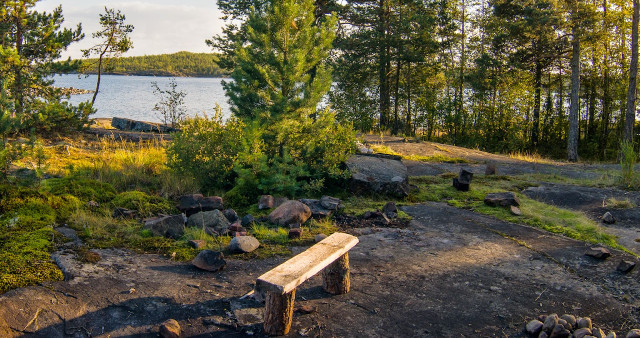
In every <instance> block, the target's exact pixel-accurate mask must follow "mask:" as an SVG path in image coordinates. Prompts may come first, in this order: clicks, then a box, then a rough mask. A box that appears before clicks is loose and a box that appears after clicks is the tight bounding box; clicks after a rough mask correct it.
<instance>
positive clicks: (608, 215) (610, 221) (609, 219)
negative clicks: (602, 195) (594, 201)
mask: <svg viewBox="0 0 640 338" xmlns="http://www.w3.org/2000/svg"><path fill="white" fill-rule="evenodd" d="M602 221H603V222H604V223H606V224H614V223H615V222H616V219H615V217H613V215H612V214H611V213H610V212H608V211H607V212H605V213H604V215H602Z"/></svg>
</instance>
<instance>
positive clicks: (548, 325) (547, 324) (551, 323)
mask: <svg viewBox="0 0 640 338" xmlns="http://www.w3.org/2000/svg"><path fill="white" fill-rule="evenodd" d="M556 325H558V315H557V314H555V313H554V314H550V315H548V316H547V318H546V319H545V320H544V324H543V325H542V331H544V332H547V333H550V332H551V330H553V328H554V327H555V326H556Z"/></svg>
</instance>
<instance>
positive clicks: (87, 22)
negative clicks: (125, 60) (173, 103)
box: [36, 0, 223, 58]
mask: <svg viewBox="0 0 640 338" xmlns="http://www.w3.org/2000/svg"><path fill="white" fill-rule="evenodd" d="M59 5H62V13H63V15H64V18H65V26H67V27H75V26H76V25H77V24H78V23H79V22H81V23H82V31H83V32H84V33H85V38H84V40H82V41H81V42H79V43H75V44H72V45H71V46H70V47H69V50H68V51H67V52H65V53H64V55H63V56H64V57H65V58H66V57H67V56H71V57H72V58H78V57H80V56H81V55H82V53H81V52H80V50H81V49H85V48H88V47H91V46H92V45H94V44H95V42H94V41H92V38H91V33H93V32H95V31H96V30H98V15H99V14H100V13H103V12H104V7H105V6H106V7H108V8H115V9H120V10H121V11H122V13H124V14H125V15H126V17H127V23H129V24H132V25H134V26H135V30H134V32H133V34H132V35H131V38H132V40H133V46H134V48H133V49H132V50H130V51H129V52H128V53H127V54H125V55H127V56H135V55H152V54H162V53H173V52H178V51H183V50H184V51H190V52H210V51H211V49H210V48H208V47H207V45H206V44H205V42H204V40H205V39H208V38H210V37H212V36H213V35H215V34H218V33H220V31H221V26H222V24H223V23H222V20H220V16H221V14H220V12H219V11H218V10H217V8H216V5H215V0H180V1H175V0H153V1H151V0H138V1H104V0H103V1H98V0H42V1H39V2H38V3H37V5H36V9H37V10H39V11H43V10H45V11H51V10H52V9H53V8H55V7H57V6H59Z"/></svg>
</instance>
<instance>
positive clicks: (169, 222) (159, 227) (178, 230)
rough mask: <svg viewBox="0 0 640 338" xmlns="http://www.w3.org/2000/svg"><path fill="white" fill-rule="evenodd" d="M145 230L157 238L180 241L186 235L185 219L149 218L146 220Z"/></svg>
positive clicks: (175, 216)
mask: <svg viewBox="0 0 640 338" xmlns="http://www.w3.org/2000/svg"><path fill="white" fill-rule="evenodd" d="M144 228H145V229H148V230H151V232H152V233H153V234H154V235H155V236H164V237H170V238H173V239H178V238H180V237H182V236H183V235H184V218H182V215H172V216H162V217H154V218H149V219H146V220H145V222H144Z"/></svg>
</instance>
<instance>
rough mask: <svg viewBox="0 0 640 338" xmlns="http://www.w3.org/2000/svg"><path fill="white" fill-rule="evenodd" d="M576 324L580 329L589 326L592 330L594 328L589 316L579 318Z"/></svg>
mask: <svg viewBox="0 0 640 338" xmlns="http://www.w3.org/2000/svg"><path fill="white" fill-rule="evenodd" d="M576 325H577V326H576V327H577V328H579V329H582V328H588V329H589V330H591V329H592V328H593V325H592V324H591V318H589V317H582V318H578V322H577V324H576Z"/></svg>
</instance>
